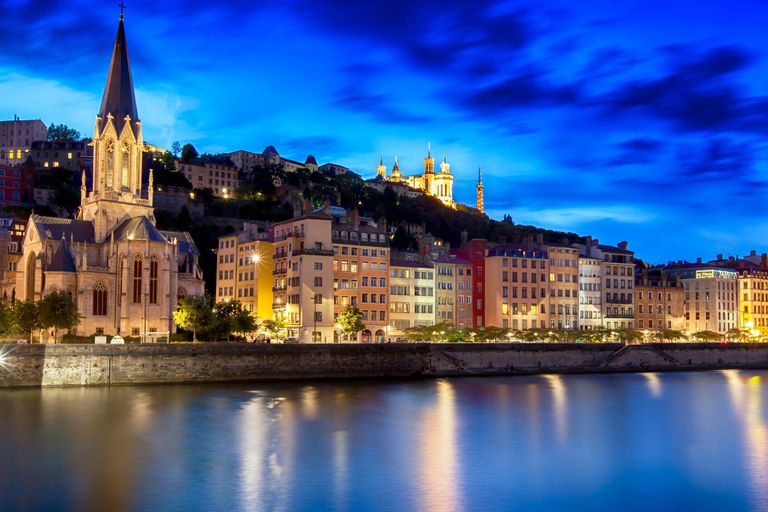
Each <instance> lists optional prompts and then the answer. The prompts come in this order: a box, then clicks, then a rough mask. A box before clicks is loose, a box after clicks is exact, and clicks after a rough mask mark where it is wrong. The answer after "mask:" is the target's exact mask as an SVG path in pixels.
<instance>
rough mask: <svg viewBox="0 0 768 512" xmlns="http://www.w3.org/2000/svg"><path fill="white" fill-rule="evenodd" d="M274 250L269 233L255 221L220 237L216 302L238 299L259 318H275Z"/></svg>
mask: <svg viewBox="0 0 768 512" xmlns="http://www.w3.org/2000/svg"><path fill="white" fill-rule="evenodd" d="M273 251H274V249H273V247H272V242H271V241H270V235H269V233H267V232H264V231H261V232H259V227H258V226H257V225H256V224H254V223H250V222H245V223H243V229H242V230H240V231H236V232H234V233H229V234H227V235H225V236H222V237H219V247H218V251H217V266H216V302H220V301H229V300H238V301H240V302H241V303H242V304H243V306H244V307H245V309H247V310H248V311H250V312H251V313H252V314H253V316H254V317H256V318H257V319H259V320H266V319H268V318H272V303H273V292H272V288H273V279H272V270H273V261H272V256H273Z"/></svg>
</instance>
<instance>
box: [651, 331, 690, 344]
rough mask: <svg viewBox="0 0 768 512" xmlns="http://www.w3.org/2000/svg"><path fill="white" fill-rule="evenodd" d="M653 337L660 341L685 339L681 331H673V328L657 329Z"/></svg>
mask: <svg viewBox="0 0 768 512" xmlns="http://www.w3.org/2000/svg"><path fill="white" fill-rule="evenodd" d="M653 337H654V338H655V339H656V340H658V341H661V342H664V341H680V340H685V339H687V338H686V336H685V334H683V333H682V332H681V331H674V330H663V331H658V332H655V333H654V334H653Z"/></svg>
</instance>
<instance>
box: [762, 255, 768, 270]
mask: <svg viewBox="0 0 768 512" xmlns="http://www.w3.org/2000/svg"><path fill="white" fill-rule="evenodd" d="M760 266H761V267H763V268H766V269H768V254H765V253H763V255H762V256H761V257H760Z"/></svg>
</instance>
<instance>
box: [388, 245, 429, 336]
mask: <svg viewBox="0 0 768 512" xmlns="http://www.w3.org/2000/svg"><path fill="white" fill-rule="evenodd" d="M434 276H435V274H434V267H433V265H432V264H431V263H425V262H422V261H419V260H418V259H415V260H399V259H392V260H390V262H389V326H390V330H389V331H390V332H389V336H390V337H391V338H395V339H397V338H400V337H402V336H404V335H405V329H408V328H409V327H418V326H430V325H434V324H435V289H434V286H435V280H434V279H435V277H434Z"/></svg>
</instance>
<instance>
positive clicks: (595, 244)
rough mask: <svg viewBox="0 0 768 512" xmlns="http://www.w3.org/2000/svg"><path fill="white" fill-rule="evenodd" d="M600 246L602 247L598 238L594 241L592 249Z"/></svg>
mask: <svg viewBox="0 0 768 512" xmlns="http://www.w3.org/2000/svg"><path fill="white" fill-rule="evenodd" d="M598 245H600V240H598V239H597V238H595V239H594V240H593V241H592V247H597V246H598Z"/></svg>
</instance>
